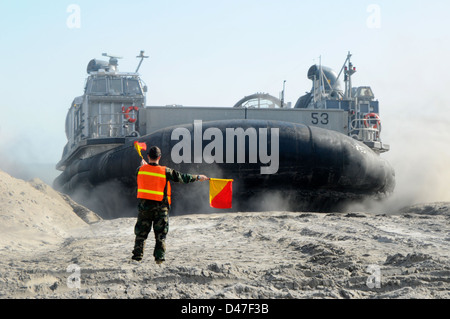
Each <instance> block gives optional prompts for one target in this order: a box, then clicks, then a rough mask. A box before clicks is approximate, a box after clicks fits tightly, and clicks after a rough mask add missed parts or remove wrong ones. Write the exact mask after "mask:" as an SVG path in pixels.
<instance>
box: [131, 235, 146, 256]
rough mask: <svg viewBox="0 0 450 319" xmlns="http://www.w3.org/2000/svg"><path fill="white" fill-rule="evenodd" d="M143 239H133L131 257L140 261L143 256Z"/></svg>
mask: <svg viewBox="0 0 450 319" xmlns="http://www.w3.org/2000/svg"><path fill="white" fill-rule="evenodd" d="M144 246H145V239H140V238H136V240H135V241H134V249H133V256H132V257H131V259H133V260H136V261H141V260H142V257H144Z"/></svg>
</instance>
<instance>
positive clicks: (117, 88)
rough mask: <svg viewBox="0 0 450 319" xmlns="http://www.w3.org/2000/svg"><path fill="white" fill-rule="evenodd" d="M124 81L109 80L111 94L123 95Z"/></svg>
mask: <svg viewBox="0 0 450 319" xmlns="http://www.w3.org/2000/svg"><path fill="white" fill-rule="evenodd" d="M122 92H123V90H122V79H120V78H119V79H110V80H109V94H113V95H116V94H122Z"/></svg>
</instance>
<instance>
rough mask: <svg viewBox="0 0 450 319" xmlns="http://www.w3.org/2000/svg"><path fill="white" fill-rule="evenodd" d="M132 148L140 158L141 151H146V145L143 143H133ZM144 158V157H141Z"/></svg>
mask: <svg viewBox="0 0 450 319" xmlns="http://www.w3.org/2000/svg"><path fill="white" fill-rule="evenodd" d="M134 148H135V149H136V151H137V152H138V153H139V156H140V157H142V154H141V150H144V151H146V150H147V144H146V143H145V142H144V143H138V142H137V141H135V142H134ZM142 158H144V157H142Z"/></svg>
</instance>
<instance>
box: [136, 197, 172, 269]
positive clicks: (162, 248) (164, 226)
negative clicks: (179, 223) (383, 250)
mask: <svg viewBox="0 0 450 319" xmlns="http://www.w3.org/2000/svg"><path fill="white" fill-rule="evenodd" d="M138 210H139V213H138V218H137V222H136V225H135V226H134V234H135V235H136V239H135V243H134V249H133V259H137V260H140V259H142V257H143V256H144V246H145V241H146V240H147V237H148V234H149V233H150V231H151V229H152V225H153V232H154V233H155V248H154V250H153V256H154V257H155V260H156V261H164V260H165V254H166V235H167V233H168V231H169V209H168V208H167V207H145V205H143V204H141V203H140V204H139V206H138Z"/></svg>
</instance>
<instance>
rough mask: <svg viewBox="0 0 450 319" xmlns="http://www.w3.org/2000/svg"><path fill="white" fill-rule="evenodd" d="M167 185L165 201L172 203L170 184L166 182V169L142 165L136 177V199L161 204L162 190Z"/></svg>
mask: <svg viewBox="0 0 450 319" xmlns="http://www.w3.org/2000/svg"><path fill="white" fill-rule="evenodd" d="M166 183H167V200H168V201H169V205H170V204H171V203H172V200H171V195H172V191H171V189H170V182H169V181H167V180H166V167H165V166H154V165H143V166H141V168H140V169H139V172H138V176H137V187H138V190H137V198H142V199H150V200H154V201H158V202H162V201H163V199H164V188H165V187H166Z"/></svg>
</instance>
